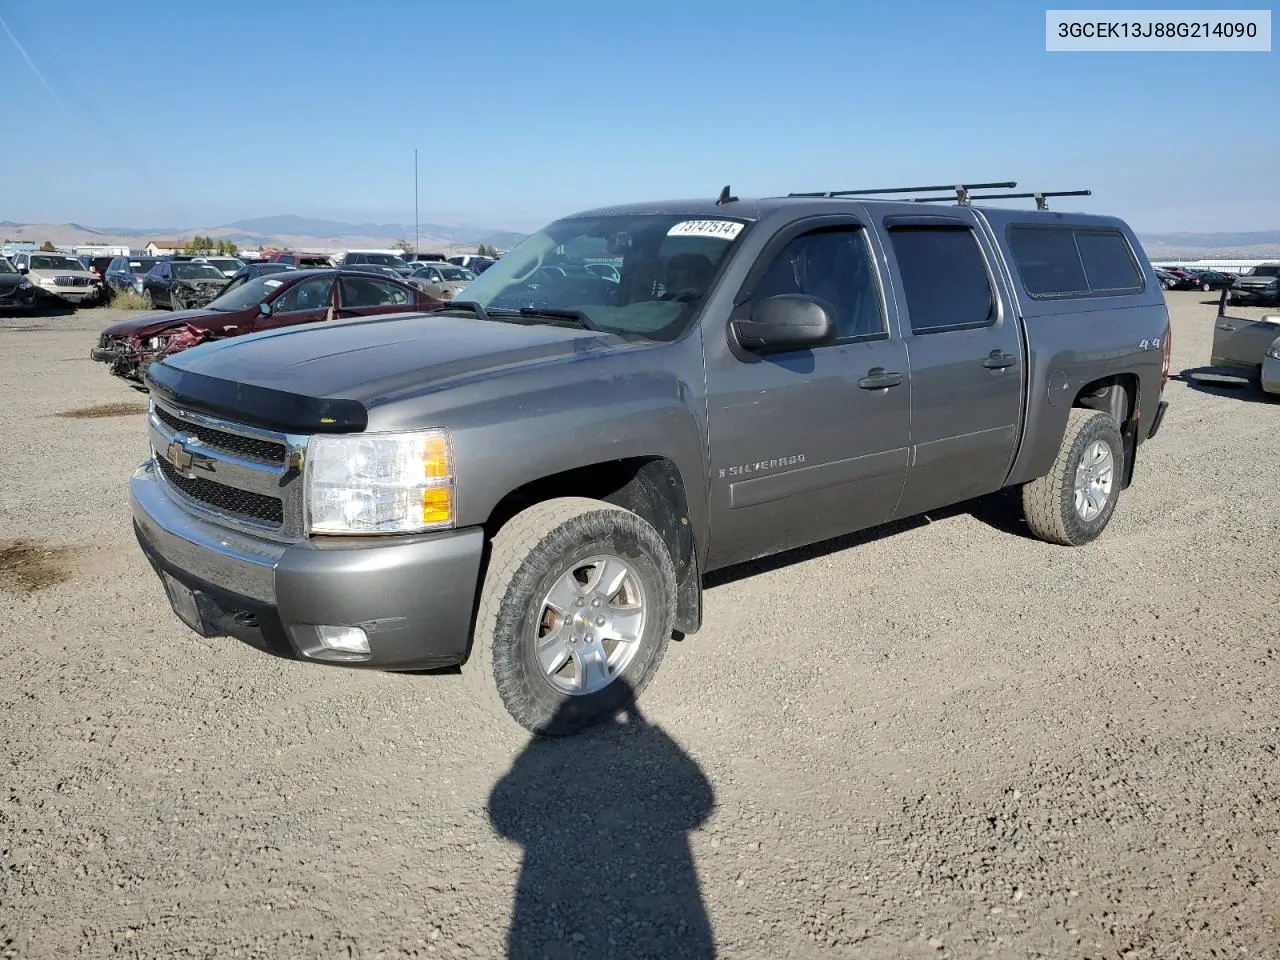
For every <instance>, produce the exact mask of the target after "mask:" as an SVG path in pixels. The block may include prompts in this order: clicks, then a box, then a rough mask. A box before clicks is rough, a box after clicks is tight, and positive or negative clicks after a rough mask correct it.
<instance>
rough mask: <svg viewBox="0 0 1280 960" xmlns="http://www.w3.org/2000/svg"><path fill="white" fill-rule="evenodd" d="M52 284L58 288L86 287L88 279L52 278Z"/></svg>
mask: <svg viewBox="0 0 1280 960" xmlns="http://www.w3.org/2000/svg"><path fill="white" fill-rule="evenodd" d="M53 282H54V283H56V284H57V285H58V286H60V287H87V286H88V285H89V278H88V277H54V278H53Z"/></svg>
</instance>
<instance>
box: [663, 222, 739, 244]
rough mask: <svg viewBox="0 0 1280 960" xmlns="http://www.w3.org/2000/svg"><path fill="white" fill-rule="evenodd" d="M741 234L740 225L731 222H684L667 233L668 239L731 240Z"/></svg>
mask: <svg viewBox="0 0 1280 960" xmlns="http://www.w3.org/2000/svg"><path fill="white" fill-rule="evenodd" d="M741 232H742V224H740V223H737V222H735V221H733V220H685V221H684V222H682V223H677V224H676V225H675V226H674V227H672V228H671V229H670V230H668V231H667V236H668V237H719V238H720V239H722V240H732V239H734V238H735V237H736V236H737V235H738V234H739V233H741Z"/></svg>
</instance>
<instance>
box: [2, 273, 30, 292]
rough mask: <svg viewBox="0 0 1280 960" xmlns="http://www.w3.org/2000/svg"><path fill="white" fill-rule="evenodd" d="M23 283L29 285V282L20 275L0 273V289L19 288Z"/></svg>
mask: <svg viewBox="0 0 1280 960" xmlns="http://www.w3.org/2000/svg"><path fill="white" fill-rule="evenodd" d="M24 282H26V283H30V282H31V281H30V280H27V278H26V277H24V276H23V275H22V274H20V273H0V287H2V288H4V289H5V290H8V289H9V288H10V287H18V286H21V285H22V284H23V283H24Z"/></svg>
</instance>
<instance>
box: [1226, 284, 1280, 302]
mask: <svg viewBox="0 0 1280 960" xmlns="http://www.w3.org/2000/svg"><path fill="white" fill-rule="evenodd" d="M1227 296H1228V297H1229V298H1230V299H1232V300H1239V301H1240V302H1241V303H1259V304H1268V303H1276V302H1277V301H1278V300H1280V290H1277V289H1276V288H1275V287H1262V288H1254V289H1250V288H1248V287H1228V288H1227Z"/></svg>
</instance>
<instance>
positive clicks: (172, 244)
mask: <svg viewBox="0 0 1280 960" xmlns="http://www.w3.org/2000/svg"><path fill="white" fill-rule="evenodd" d="M186 245H187V241H185V240H148V241H147V245H146V246H145V247H144V248H143V249H144V250H145V251H146V253H147V256H149V257H168V256H171V255H173V254H175V253H181V252H182V250H183V248H184V247H186ZM125 252H126V253H128V252H129V251H127V250H126V251H125Z"/></svg>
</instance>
